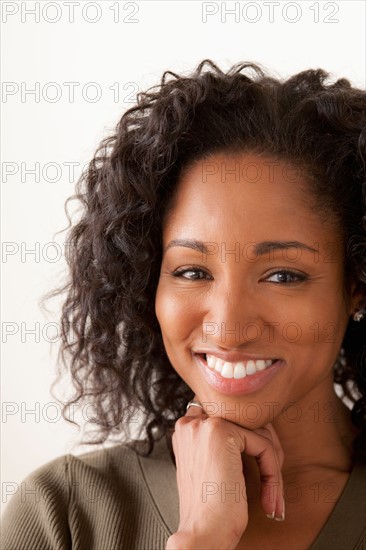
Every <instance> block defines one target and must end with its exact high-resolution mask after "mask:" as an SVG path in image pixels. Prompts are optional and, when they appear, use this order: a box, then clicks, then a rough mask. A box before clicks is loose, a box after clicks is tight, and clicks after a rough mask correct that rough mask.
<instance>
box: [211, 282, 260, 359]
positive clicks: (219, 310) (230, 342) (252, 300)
mask: <svg viewBox="0 0 366 550" xmlns="http://www.w3.org/2000/svg"><path fill="white" fill-rule="evenodd" d="M261 307H262V306H261V303H260V301H259V300H258V297H257V296H255V294H254V292H253V290H250V289H248V288H247V285H246V284H245V282H243V281H239V282H238V281H235V282H234V281H230V282H227V283H226V284H223V283H222V284H220V285H218V286H217V287H216V288H215V291H213V292H212V293H211V295H210V299H209V301H208V303H207V308H206V314H205V315H204V318H203V323H202V339H203V342H204V343H207V342H209V343H210V344H213V345H215V346H217V347H223V348H230V349H233V348H236V347H240V346H242V345H243V344H246V343H248V342H258V341H259V340H260V338H261V336H262V335H263V318H262V310H261Z"/></svg>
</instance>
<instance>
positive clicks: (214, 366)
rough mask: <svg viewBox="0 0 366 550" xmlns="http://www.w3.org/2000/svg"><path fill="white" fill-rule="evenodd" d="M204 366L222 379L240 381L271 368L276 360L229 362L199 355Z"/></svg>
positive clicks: (212, 356) (207, 355) (206, 355)
mask: <svg viewBox="0 0 366 550" xmlns="http://www.w3.org/2000/svg"><path fill="white" fill-rule="evenodd" d="M197 355H199V356H200V357H201V358H202V359H203V361H204V362H205V363H206V365H207V366H208V367H209V368H210V369H211V370H213V371H215V372H216V373H218V374H220V375H221V376H222V377H223V378H227V379H230V378H235V379H241V378H246V377H250V376H253V375H255V374H257V373H259V372H262V371H264V370H266V369H268V368H269V367H271V366H272V365H273V364H274V363H275V362H276V361H277V359H256V360H253V359H250V360H248V361H237V362H229V361H224V360H223V359H220V358H218V357H216V356H215V355H209V354H206V353H199V354H197Z"/></svg>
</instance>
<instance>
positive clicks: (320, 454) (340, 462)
mask: <svg viewBox="0 0 366 550" xmlns="http://www.w3.org/2000/svg"><path fill="white" fill-rule="evenodd" d="M273 427H274V429H275V431H276V433H277V435H278V437H279V440H280V442H281V445H282V448H283V451H284V455H285V460H284V465H283V475H284V477H293V476H294V475H299V474H300V475H302V474H306V473H308V472H310V471H314V468H315V469H318V471H319V470H323V469H324V468H325V469H328V470H329V471H332V470H333V471H342V472H349V471H350V470H351V469H352V462H353V452H352V444H353V441H354V439H355V437H356V435H357V429H356V428H355V427H354V426H353V424H352V421H351V412H350V410H349V409H348V408H347V407H346V406H345V405H344V404H343V403H342V401H341V400H340V398H339V397H338V396H337V395H336V393H335V392H334V387H333V380H332V378H331V377H329V378H327V379H325V380H324V381H323V383H322V384H320V385H319V386H317V387H316V388H314V390H313V391H312V392H310V393H308V394H307V395H306V396H305V397H304V398H303V399H302V400H301V401H299V402H297V403H292V404H291V405H290V406H289V408H288V409H287V410H285V411H283V412H282V413H281V414H280V415H279V416H277V417H276V419H275V420H274V421H273Z"/></svg>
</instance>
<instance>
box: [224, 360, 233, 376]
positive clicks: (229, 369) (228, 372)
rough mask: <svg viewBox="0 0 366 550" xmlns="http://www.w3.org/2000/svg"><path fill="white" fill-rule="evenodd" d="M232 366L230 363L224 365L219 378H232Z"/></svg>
mask: <svg viewBox="0 0 366 550" xmlns="http://www.w3.org/2000/svg"><path fill="white" fill-rule="evenodd" d="M233 371H234V369H233V364H232V363H224V364H223V367H222V371H221V376H223V377H224V378H232V377H233V374H234V372H233Z"/></svg>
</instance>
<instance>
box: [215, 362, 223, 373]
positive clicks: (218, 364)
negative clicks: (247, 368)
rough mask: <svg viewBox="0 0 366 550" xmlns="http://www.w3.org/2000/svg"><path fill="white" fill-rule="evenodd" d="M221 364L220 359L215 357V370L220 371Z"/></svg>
mask: <svg viewBox="0 0 366 550" xmlns="http://www.w3.org/2000/svg"><path fill="white" fill-rule="evenodd" d="M223 364H224V362H223V361H222V360H221V359H216V365H215V371H217V372H220V373H221V371H222V366H223Z"/></svg>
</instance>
